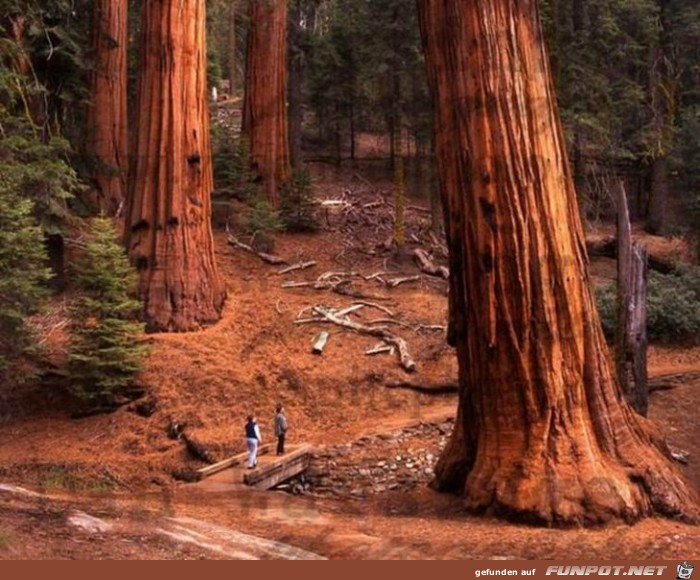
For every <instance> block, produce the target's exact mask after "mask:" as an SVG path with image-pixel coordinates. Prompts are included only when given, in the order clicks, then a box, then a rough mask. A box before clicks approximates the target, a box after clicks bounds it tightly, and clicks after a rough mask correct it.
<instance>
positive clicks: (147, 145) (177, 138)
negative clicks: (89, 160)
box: [126, 0, 225, 331]
mask: <svg viewBox="0 0 700 580" xmlns="http://www.w3.org/2000/svg"><path fill="white" fill-rule="evenodd" d="M204 6H205V0H149V1H148V2H144V3H143V13H142V23H141V33H142V37H141V51H142V53H141V68H140V77H139V90H138V112H139V118H138V127H137V139H136V141H137V144H136V146H135V148H134V155H135V158H134V164H133V174H132V176H131V179H130V182H131V183H130V191H129V204H128V214H127V221H126V226H127V228H128V230H127V232H126V241H127V248H128V252H129V256H130V258H131V259H132V261H133V262H134V263H135V264H136V266H137V267H138V269H139V273H140V286H139V288H140V294H141V298H142V299H143V301H144V305H145V316H146V321H147V324H148V328H149V329H150V330H152V331H187V330H195V329H198V328H200V327H201V326H204V325H207V324H211V323H213V322H216V321H217V320H218V319H219V317H220V313H221V308H222V305H223V303H224V299H225V290H224V287H223V285H222V282H221V280H220V278H219V274H218V272H217V269H216V264H215V262H214V247H213V239H212V232H211V223H210V214H211V201H210V195H211V191H212V188H213V177H212V165H211V148H210V142H209V111H208V108H207V87H206V46H205V14H204V11H205V8H204Z"/></svg>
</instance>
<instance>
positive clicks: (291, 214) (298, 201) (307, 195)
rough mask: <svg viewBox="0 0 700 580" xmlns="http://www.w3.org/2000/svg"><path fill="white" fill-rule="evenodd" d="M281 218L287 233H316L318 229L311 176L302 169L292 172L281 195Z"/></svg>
mask: <svg viewBox="0 0 700 580" xmlns="http://www.w3.org/2000/svg"><path fill="white" fill-rule="evenodd" d="M281 198H282V212H281V215H282V218H283V220H284V224H285V229H287V230H288V231H296V232H303V231H316V230H317V229H318V228H319V223H318V216H317V205H316V198H315V197H314V194H313V190H312V188H311V176H310V175H309V172H308V171H306V170H303V169H295V170H293V171H292V178H291V179H290V180H289V182H288V183H286V184H285V186H284V190H283V191H282V194H281Z"/></svg>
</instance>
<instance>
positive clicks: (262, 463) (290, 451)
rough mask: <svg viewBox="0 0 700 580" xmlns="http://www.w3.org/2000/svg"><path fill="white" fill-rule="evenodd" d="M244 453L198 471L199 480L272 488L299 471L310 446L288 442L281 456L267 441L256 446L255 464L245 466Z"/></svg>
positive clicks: (306, 461)
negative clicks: (256, 461)
mask: <svg viewBox="0 0 700 580" xmlns="http://www.w3.org/2000/svg"><path fill="white" fill-rule="evenodd" d="M247 461H248V453H247V452H245V453H239V454H238V455H234V456H233V457H229V458H228V459H224V460H223V461H219V462H218V463H215V464H213V465H208V466H207V467H203V468H202V469H199V470H198V473H199V476H200V478H201V479H205V478H206V479H212V480H216V481H218V482H221V483H228V484H245V485H248V486H250V487H254V488H255V489H272V488H273V487H275V486H276V485H279V484H280V483H282V482H284V481H287V480H288V479H291V478H292V477H294V476H295V475H299V474H300V473H303V472H304V471H305V470H306V469H307V468H308V467H309V462H310V461H311V446H310V445H307V444H299V445H288V446H287V451H286V453H285V454H284V455H275V454H274V447H273V445H271V444H268V445H262V446H261V447H260V449H258V466H257V467H255V468H254V469H248V467H247Z"/></svg>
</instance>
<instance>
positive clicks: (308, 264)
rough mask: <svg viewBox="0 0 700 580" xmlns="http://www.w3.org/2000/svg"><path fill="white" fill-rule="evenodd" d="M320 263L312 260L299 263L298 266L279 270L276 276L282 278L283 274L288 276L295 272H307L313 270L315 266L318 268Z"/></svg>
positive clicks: (293, 265)
mask: <svg viewBox="0 0 700 580" xmlns="http://www.w3.org/2000/svg"><path fill="white" fill-rule="evenodd" d="M316 264H318V262H316V261H314V260H310V261H308V262H297V263H296V264H292V265H291V266H288V267H287V268H283V269H282V270H278V271H277V272H276V274H277V275H278V276H281V275H282V274H288V273H289V272H295V271H296V270H306V269H307V268H311V267H313V266H316Z"/></svg>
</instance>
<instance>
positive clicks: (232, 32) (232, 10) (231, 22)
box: [228, 0, 238, 95]
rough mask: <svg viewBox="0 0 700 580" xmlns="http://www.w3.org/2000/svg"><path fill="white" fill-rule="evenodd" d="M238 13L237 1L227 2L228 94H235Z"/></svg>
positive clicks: (230, 0) (236, 82)
mask: <svg viewBox="0 0 700 580" xmlns="http://www.w3.org/2000/svg"><path fill="white" fill-rule="evenodd" d="M237 12H238V0H229V7H228V78H229V83H230V89H229V92H230V93H231V94H232V95H235V94H236V86H237V85H238V50H237V46H238V38H237V35H236V14H237Z"/></svg>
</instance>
